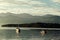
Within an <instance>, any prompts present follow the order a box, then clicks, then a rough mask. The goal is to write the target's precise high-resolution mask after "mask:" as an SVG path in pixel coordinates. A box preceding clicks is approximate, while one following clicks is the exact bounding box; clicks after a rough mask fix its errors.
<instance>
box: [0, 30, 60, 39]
mask: <svg viewBox="0 0 60 40" xmlns="http://www.w3.org/2000/svg"><path fill="white" fill-rule="evenodd" d="M0 40H60V31H57V30H49V31H47V33H46V34H45V35H44V36H42V35H41V34H40V30H21V33H20V34H19V35H17V34H16V32H15V29H0Z"/></svg>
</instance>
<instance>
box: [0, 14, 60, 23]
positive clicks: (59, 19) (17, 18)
mask: <svg viewBox="0 0 60 40" xmlns="http://www.w3.org/2000/svg"><path fill="white" fill-rule="evenodd" d="M36 22H44V23H60V16H56V15H51V14H47V15H44V16H32V15H30V14H27V13H21V14H13V13H0V23H9V24H17V23H20V24H21V23H36Z"/></svg>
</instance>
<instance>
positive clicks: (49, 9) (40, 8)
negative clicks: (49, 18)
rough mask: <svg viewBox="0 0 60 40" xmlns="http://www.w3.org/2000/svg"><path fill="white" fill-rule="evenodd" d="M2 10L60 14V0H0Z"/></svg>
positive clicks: (35, 13) (0, 11) (36, 13)
mask: <svg viewBox="0 0 60 40" xmlns="http://www.w3.org/2000/svg"><path fill="white" fill-rule="evenodd" d="M2 12H4V13H6V12H12V13H29V14H32V15H45V14H54V15H60V0H0V13H2Z"/></svg>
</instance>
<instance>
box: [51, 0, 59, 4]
mask: <svg viewBox="0 0 60 40" xmlns="http://www.w3.org/2000/svg"><path fill="white" fill-rule="evenodd" d="M52 1H53V2H56V3H60V0H52Z"/></svg>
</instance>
